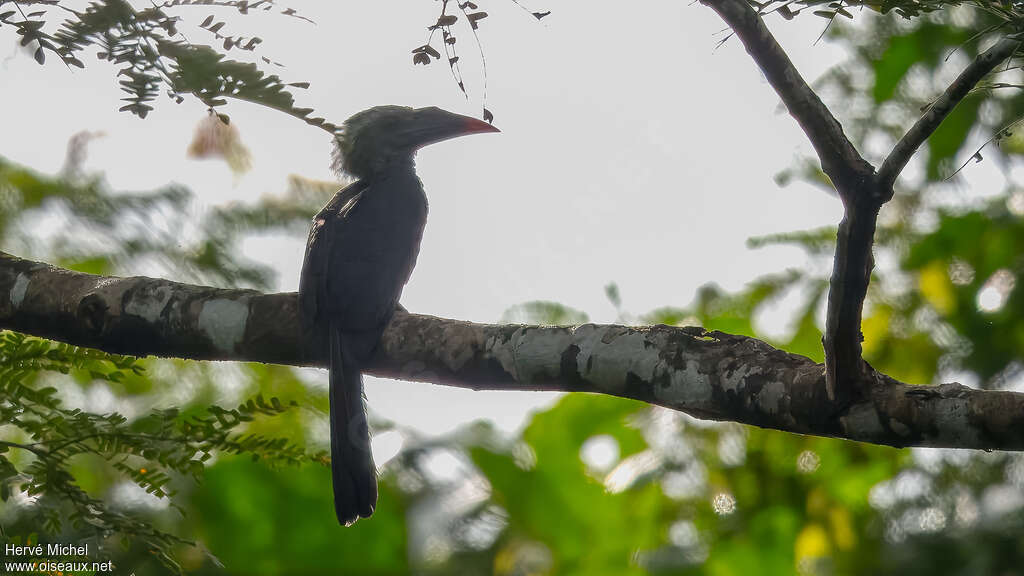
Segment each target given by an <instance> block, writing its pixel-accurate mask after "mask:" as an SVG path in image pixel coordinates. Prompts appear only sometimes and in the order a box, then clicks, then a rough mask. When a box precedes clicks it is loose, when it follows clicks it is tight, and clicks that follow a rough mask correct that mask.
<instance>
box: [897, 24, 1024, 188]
mask: <svg viewBox="0 0 1024 576" xmlns="http://www.w3.org/2000/svg"><path fill="white" fill-rule="evenodd" d="M1020 43H1021V41H1020V39H1019V38H1015V37H1010V38H1003V39H1002V40H1000V41H998V42H996V43H995V44H994V45H993V46H992V47H991V48H989V49H988V50H985V51H984V52H982V53H981V54H978V57H977V58H975V59H974V61H973V62H971V63H970V64H968V65H967V68H964V71H963V72H961V73H960V75H959V76H957V77H956V80H954V81H953V83H952V84H950V85H949V87H948V88H946V90H945V91H944V92H943V93H942V95H941V96H939V97H938V98H937V99H936V100H935V102H934V103H932V105H931V106H929V107H928V110H927V111H926V112H925V113H924V115H922V116H921V117H920V118H919V119H918V120H917V122H915V123H914V125H913V126H912V127H911V128H910V130H907V133H906V134H904V135H903V138H900V141H899V142H897V143H896V146H894V147H893V149H892V152H890V153H889V156H888V157H886V159H885V161H884V162H882V166H881V168H879V169H878V185H879V187H880V189H881V190H882V191H884V192H885V193H886V195H885V197H884V199H883V200H882V202H883V203H884V202H888V200H889V199H890V198H892V193H893V191H892V187H893V184H894V183H895V182H896V177H897V176H899V175H900V173H901V172H903V168H904V167H906V165H907V162H909V161H910V158H911V157H912V156H913V155H914V153H915V152H917V149H918V148H920V147H921V144H924V141H925V140H927V139H928V137H929V136H931V135H932V133H933V132H935V130H936V129H938V127H939V125H940V124H942V121H943V120H945V119H946V116H949V114H950V112H952V111H953V108H955V107H956V105H957V104H959V103H960V101H961V100H963V99H964V98H965V97H966V96H967V94H968V93H969V92H970V91H971V89H972V88H974V87H975V86H976V85H977V84H978V82H980V81H981V79H982V78H984V77H985V76H986V75H988V73H989V72H991V71H992V70H994V69H995V67H996V66H998V65H999V63H1000V62H1003V61H1004V60H1006V59H1007V58H1009V57H1010V56H1012V55H1013V53H1014V52H1016V50H1017V48H1018V47H1019V46H1020Z"/></svg>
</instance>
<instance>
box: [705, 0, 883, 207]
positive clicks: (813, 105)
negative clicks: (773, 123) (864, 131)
mask: <svg viewBox="0 0 1024 576" xmlns="http://www.w3.org/2000/svg"><path fill="white" fill-rule="evenodd" d="M701 3H703V4H704V5H706V6H709V7H710V8H711V9H712V10H714V11H715V12H717V13H718V15H719V16H721V17H722V19H723V20H725V22H726V23H727V24H728V25H729V26H730V27H731V28H732V30H733V31H734V32H735V33H736V35H737V36H739V38H740V41H741V42H743V46H744V47H746V49H747V53H748V54H750V57H751V58H753V59H754V61H755V62H757V65H758V66H760V67H761V71H762V72H763V73H764V75H765V77H766V78H767V79H768V82H769V83H770V84H771V85H772V88H774V89H775V92H776V93H777V94H778V95H779V97H780V98H782V102H783V103H784V104H785V105H786V109H787V110H789V114H790V115H791V116H792V117H793V118H794V119H796V121H797V123H799V124H800V128H801V129H802V130H803V131H804V133H805V134H806V135H807V138H808V139H810V141H811V144H812V145H813V146H814V150H815V151H816V152H817V154H818V159H819V160H820V161H821V169H822V170H823V171H824V172H825V174H827V175H828V176H829V178H831V179H832V183H833V185H835V186H836V189H837V190H838V191H839V193H840V195H845V194H847V193H848V192H850V191H851V189H852V188H854V187H855V186H856V185H857V184H858V183H859V182H860V181H861V180H863V179H864V178H866V177H868V176H870V175H871V174H873V173H874V167H873V166H871V165H870V164H869V163H868V162H867V161H866V160H864V158H863V157H861V155H860V153H859V152H857V149H856V148H855V147H854V146H853V144H852V143H851V142H850V140H849V139H848V138H847V137H846V134H845V133H844V132H843V127H842V125H841V124H839V121H838V120H836V119H835V117H834V116H833V115H832V113H831V112H830V111H829V109H828V107H827V106H825V104H824V103H823V102H822V101H821V99H820V98H818V95H817V94H816V93H815V92H814V90H812V89H811V87H810V86H808V85H807V82H805V81H804V79H803V77H801V76H800V72H798V71H797V69H796V67H795V66H793V63H792V62H791V61H790V60H789V56H787V55H786V52H785V51H784V50H783V49H782V47H781V46H779V43H778V42H777V41H776V40H775V37H774V36H772V33H771V32H770V31H768V28H767V27H766V26H765V25H764V22H763V21H762V20H761V17H760V16H758V14H757V12H755V11H754V9H753V8H751V7H750V4H748V3H747V1H746V0H701ZM844 199H845V198H844Z"/></svg>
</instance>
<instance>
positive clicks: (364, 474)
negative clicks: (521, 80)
mask: <svg viewBox="0 0 1024 576" xmlns="http://www.w3.org/2000/svg"><path fill="white" fill-rule="evenodd" d="M498 131H499V130H498V129H497V128H495V127H494V126H492V125H491V124H490V123H488V122H485V121H483V120H479V119H476V118H472V117H470V116H462V115H459V114H454V113H452V112H448V111H446V110H442V109H440V108H436V107H429V108H410V107H405V106H376V107H373V108H370V109H368V110H364V111H362V112H358V113H356V114H355V115H353V116H352V117H351V118H349V119H348V120H346V121H345V122H344V124H343V125H342V127H341V130H340V133H339V135H338V136H336V138H335V151H334V163H333V167H334V168H335V169H337V170H339V171H341V172H344V173H347V174H349V175H351V176H353V177H355V178H356V181H355V182H353V183H352V184H350V185H348V186H346V187H345V188H343V189H342V190H341V191H339V192H338V193H337V194H335V195H334V197H333V198H331V200H330V201H329V202H327V204H326V205H325V206H324V207H323V209H321V210H320V212H319V213H318V214H317V215H316V216H315V217H314V218H313V222H312V225H311V227H310V231H309V239H308V240H307V243H306V253H305V257H304V259H303V263H302V272H301V274H300V278H299V309H300V310H299V314H300V320H301V323H302V326H303V334H304V337H305V338H306V339H307V340H306V342H307V345H309V346H312V347H315V349H317V350H319V351H320V353H322V354H325V355H326V356H327V357H328V358H329V362H330V364H329V367H330V377H329V383H330V384H329V397H330V428H331V483H332V487H333V491H334V512H335V514H336V515H337V518H338V522H339V523H340V524H342V525H344V526H349V525H351V524H353V523H354V522H355V521H356V520H358V519H359V518H369V517H370V515H372V514H373V511H374V508H375V507H376V505H377V472H376V469H375V467H374V463H373V455H372V454H371V452H370V435H369V429H368V427H367V422H366V407H365V404H364V400H363V379H362V370H363V368H364V366H366V364H367V362H369V360H370V358H371V357H372V356H373V353H374V351H375V350H376V347H377V345H378V342H379V341H380V337H381V334H383V332H384V328H385V327H386V326H387V325H388V323H389V322H390V321H391V317H392V314H393V313H394V311H395V308H396V306H398V305H399V304H398V301H399V299H400V298H401V295H402V289H403V288H404V286H405V284H406V283H407V282H408V281H409V277H410V276H411V274H412V271H413V268H414V267H415V266H416V258H417V256H418V255H419V249H420V240H421V239H422V237H423V229H424V226H425V224H426V220H427V197H426V194H425V193H424V191H423V184H422V183H421V182H420V179H419V178H418V177H417V175H416V169H415V155H416V152H417V151H418V150H419V149H420V148H422V147H424V146H426V145H428V144H433V143H436V142H441V141H443V140H448V139H450V138H455V137H458V136H464V135H468V134H477V133H484V132H498Z"/></svg>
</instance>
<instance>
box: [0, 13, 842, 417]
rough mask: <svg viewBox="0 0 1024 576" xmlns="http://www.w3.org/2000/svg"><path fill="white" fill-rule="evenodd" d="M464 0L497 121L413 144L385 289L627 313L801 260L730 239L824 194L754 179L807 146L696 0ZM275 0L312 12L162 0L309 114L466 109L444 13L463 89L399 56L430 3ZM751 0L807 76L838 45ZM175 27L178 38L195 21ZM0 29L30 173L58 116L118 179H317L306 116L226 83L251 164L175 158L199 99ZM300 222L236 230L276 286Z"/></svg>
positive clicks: (325, 145) (390, 395)
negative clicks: (478, 14)
mask: <svg viewBox="0 0 1024 576" xmlns="http://www.w3.org/2000/svg"><path fill="white" fill-rule="evenodd" d="M478 3H479V4H481V9H484V10H486V11H487V12H489V13H490V17H489V18H487V19H485V20H483V21H482V22H481V26H480V38H481V40H482V42H483V49H484V53H485V56H486V61H487V66H488V83H487V101H486V105H487V107H488V108H489V109H490V110H491V111H492V112H493V113H494V115H495V125H497V126H499V127H500V128H501V129H502V133H501V134H495V135H490V134H489V135H480V136H472V137H467V138H463V139H458V140H453V141H450V142H446V143H442V144H439V145H436V146H433V147H430V148H427V149H426V150H424V151H423V152H421V153H420V155H419V161H418V171H419V174H420V177H421V178H422V180H423V182H424V187H425V188H426V190H427V195H428V197H429V199H430V218H429V221H428V224H427V229H426V233H425V235H424V239H423V246H422V250H421V252H420V257H419V263H418V266H417V268H416V271H415V273H414V274H413V277H412V280H411V282H410V283H409V285H408V286H407V287H406V290H405V294H404V297H403V303H404V305H405V306H406V307H407V308H408V309H409V310H411V311H414V312H420V313H426V314H434V315H438V316H444V317H449V318H458V319H464V320H473V321H479V322H494V321H496V320H498V319H499V318H500V316H501V314H502V312H503V311H504V310H506V309H507V308H508V307H510V306H513V305H515V304H519V303H522V302H526V301H530V300H553V301H557V302H561V303H563V304H566V305H569V306H572V307H574V308H578V309H580V310H583V311H585V312H587V313H588V314H590V317H591V319H592V320H593V321H595V322H610V321H614V320H615V317H616V311H615V310H614V308H613V307H612V306H611V305H610V304H609V303H608V301H607V300H606V299H605V296H604V292H603V288H604V286H605V285H606V284H607V283H609V282H616V283H618V285H619V287H620V291H621V294H622V300H623V305H624V308H625V309H626V310H627V311H629V312H631V313H635V314H639V313H643V312H647V311H649V310H651V309H653V308H655V307H659V306H664V305H678V306H683V305H686V304H689V303H690V302H691V300H692V299H693V297H694V294H695V291H696V289H697V288H698V287H699V286H700V285H702V284H704V283H707V282H712V281H713V282H716V283H718V284H719V285H721V286H723V287H725V288H726V289H729V290H736V289H739V288H741V287H742V286H743V284H744V283H745V282H747V281H749V280H751V279H753V278H755V277H757V276H759V275H762V274H765V273H769V272H773V271H778V270H780V269H784V268H786V267H794V266H804V265H806V264H807V260H806V258H805V257H804V255H803V254H802V253H801V252H799V251H797V250H795V249H787V248H768V249H762V250H756V251H754V250H748V249H747V248H746V247H745V244H744V243H745V241H746V239H747V238H748V237H750V236H755V235H762V234H768V233H774V232H785V231H792V230H796V229H801V228H808V227H816V226H822V225H828V224H835V223H836V222H838V220H839V218H840V217H841V206H840V203H839V201H838V200H836V199H835V198H832V197H830V196H828V195H825V194H823V193H822V192H821V191H819V190H817V189H813V188H811V187H809V186H806V185H802V184H794V185H791V186H789V187H787V188H779V187H778V186H776V185H775V184H774V182H773V180H772V177H773V176H774V175H775V174H776V173H778V172H779V171H780V170H782V169H784V168H786V167H787V166H789V165H791V163H792V161H793V160H794V159H795V158H797V157H799V156H801V155H805V154H808V153H809V152H810V150H811V149H810V146H809V145H807V144H806V142H805V140H804V138H803V137H802V134H801V133H800V132H799V130H798V128H797V126H796V123H795V122H794V121H793V120H792V119H791V118H790V117H789V116H787V115H785V114H783V113H780V105H779V100H778V98H777V97H776V96H775V94H774V93H773V92H772V90H771V88H770V87H769V86H768V84H767V83H766V82H765V80H764V78H763V76H762V75H761V73H760V71H759V70H758V69H757V67H756V66H755V65H754V64H753V62H752V61H751V60H750V58H749V57H748V56H747V54H746V53H745V52H744V51H743V48H742V46H741V45H740V43H739V41H738V40H737V39H735V38H733V39H731V40H729V41H728V42H727V43H726V44H725V45H724V46H722V47H720V48H718V49H716V46H717V44H718V41H719V39H720V38H721V37H722V35H721V31H722V30H723V28H724V24H723V23H722V22H721V20H719V19H718V17H717V16H716V15H715V14H714V13H713V12H712V11H711V10H710V9H708V8H705V7H703V6H701V5H700V4H698V3H696V2H694V3H688V2H679V1H678V0H650V1H646V2H630V3H625V2H619V3H613V2H594V1H593V0H590V1H585V0H558V1H557V2H556V1H555V0H530V3H529V4H528V6H529V7H530V8H531V9H536V10H552V11H553V13H552V14H551V15H550V16H548V17H547V18H545V19H544V20H542V21H540V22H538V21H536V20H534V19H533V18H532V17H531V16H530V15H529V14H528V13H526V12H524V11H522V10H520V9H518V8H516V6H515V5H514V4H513V3H512V2H511V0H490V1H489V2H478ZM294 6H295V7H296V8H299V9H301V10H302V11H303V14H305V15H307V16H309V17H311V18H312V19H314V20H315V21H316V22H317V23H316V24H315V25H314V24H309V23H307V22H303V21H299V20H295V19H290V18H286V17H283V16H280V15H265V14H263V13H259V14H254V15H251V16H250V17H247V18H239V17H238V16H237V14H236V13H234V12H233V11H231V10H230V9H226V8H224V9H219V10H216V9H214V8H211V7H202V8H193V9H189V10H190V11H189V10H182V11H181V12H178V14H181V15H184V16H186V17H187V18H189V20H190V21H191V22H194V23H198V22H200V21H202V19H203V18H205V17H206V16H207V15H208V13H211V12H213V13H216V14H217V15H218V18H219V19H223V20H226V21H227V22H228V26H227V28H226V29H225V30H227V31H230V32H232V33H234V34H243V35H246V36H252V35H259V36H261V37H262V38H263V39H264V43H263V54H264V55H267V56H268V57H271V58H272V59H274V60H277V61H279V62H282V63H284V64H285V65H286V67H285V68H281V69H278V70H275V71H274V72H276V73H278V74H280V75H281V76H282V77H283V78H284V79H285V80H286V81H309V82H310V83H311V86H310V88H309V89H308V90H306V91H305V92H304V93H301V94H300V95H299V96H300V101H299V104H300V105H303V106H311V107H313V108H315V109H316V111H317V114H318V115H321V116H324V117H326V118H328V119H329V120H331V121H333V122H336V123H340V122H341V121H342V120H344V119H345V118H347V117H348V116H349V115H351V114H352V113H354V112H357V111H359V110H362V109H364V108H367V107H369V106H374V105H378V104H404V105H411V106H431V105H436V106H441V107H443V108H447V109H449V110H452V111H456V112H460V113H464V114H470V115H476V116H479V115H480V112H481V106H482V101H483V83H482V80H481V78H480V76H479V73H478V71H477V69H478V68H479V63H480V58H479V53H478V52H477V49H476V47H475V45H474V44H473V42H472V36H471V34H470V33H469V32H468V30H459V33H458V35H459V43H458V46H459V48H460V56H461V62H462V63H463V64H464V65H465V72H466V81H467V88H468V90H469V98H468V99H466V98H465V97H463V96H462V95H461V93H460V92H459V91H458V89H457V88H456V86H455V85H454V83H453V81H452V78H451V74H450V72H449V70H448V68H447V67H446V66H445V65H444V64H443V63H434V64H432V65H431V66H428V67H423V66H415V67H414V66H413V64H412V58H411V54H410V51H411V50H412V49H413V48H415V47H416V46H418V45H420V44H422V43H423V41H424V40H425V39H426V35H427V33H426V31H425V27H426V26H427V25H428V24H430V23H432V22H433V20H434V19H435V18H436V16H437V10H438V9H439V4H438V3H436V2H429V1H426V0H416V1H412V0H406V1H402V2H399V1H395V0H377V1H374V2H336V1H330V2H327V1H323V2H307V3H296V4H294ZM215 10H216V11H215ZM768 23H769V26H770V27H771V29H772V30H773V32H775V33H776V34H777V36H778V37H779V39H780V42H781V43H782V45H783V47H784V48H786V49H787V50H788V51H789V54H790V57H791V58H792V59H793V61H794V62H795V63H796V65H797V67H798V68H799V69H800V70H801V72H802V73H803V74H804V76H805V77H806V78H808V79H809V80H813V79H814V78H816V77H817V76H818V75H820V74H821V73H822V72H823V71H825V70H826V69H827V68H828V67H829V66H830V65H832V64H834V63H836V62H837V61H839V58H840V57H841V54H840V52H839V50H838V49H837V48H835V47H833V46H830V45H829V44H827V43H825V42H820V43H818V44H815V40H816V39H817V37H818V36H819V35H820V34H821V32H822V27H823V25H824V21H823V20H821V19H819V18H813V17H804V18H797V19H795V20H793V21H789V22H786V21H782V20H781V19H779V18H770V19H769V20H768ZM184 30H186V31H187V32H186V33H187V34H188V36H189V39H190V40H191V41H192V42H194V43H202V42H204V41H206V39H207V38H208V35H206V33H205V32H203V31H199V30H189V28H187V27H186V28H184ZM15 44H16V38H15V34H14V32H13V28H11V27H5V28H3V29H0V110H3V111H4V120H3V123H2V125H0V154H2V155H4V156H7V157H8V158H10V159H12V160H14V161H17V162H20V163H23V164H27V165H29V166H32V167H34V168H37V169H39V170H42V171H46V172H54V171H56V170H58V169H59V168H60V166H61V164H62V162H63V159H64V151H65V146H66V142H67V139H68V138H69V137H70V136H71V135H72V134H74V133H76V132H79V131H81V130H103V131H105V132H106V133H107V136H106V137H105V138H103V139H101V140H97V141H96V142H94V143H93V144H92V146H91V148H90V156H89V162H88V164H87V168H88V169H91V170H98V171H103V172H104V173H105V174H106V176H107V178H108V180H109V182H110V184H111V186H112V187H113V188H115V189H119V190H123V189H136V190H141V189H150V188H154V187H157V186H161V185H164V184H167V183H169V182H172V181H174V182H179V183H182V184H185V185H187V186H189V187H190V188H191V189H192V190H193V191H194V192H195V193H196V194H197V195H198V196H199V197H200V198H201V199H202V201H203V202H204V203H206V204H208V205H215V204H218V203H222V202H227V201H232V200H244V199H249V198H256V197H259V196H260V195H272V194H278V193H281V192H282V191H283V190H284V189H285V182H286V178H287V176H288V175H289V174H299V175H302V176H306V177H312V178H321V179H330V178H332V176H331V173H330V171H329V170H328V166H329V153H330V145H329V144H330V143H329V137H328V136H327V135H326V134H325V133H324V132H322V131H320V130H317V129H315V128H311V127H309V126H307V125H305V124H303V123H301V122H299V121H297V120H295V119H293V118H291V117H288V116H285V115H283V114H280V113H278V112H274V111H272V110H269V109H265V108H261V107H259V106H255V105H250V104H245V103H236V102H232V103H230V104H229V106H228V107H227V108H226V109H224V111H225V112H227V113H228V114H230V116H231V118H232V122H233V123H234V124H235V126H237V127H238V129H239V130H240V132H241V136H242V138H243V140H244V142H245V144H246V145H247V146H248V147H249V148H250V150H251V151H252V161H253V169H252V170H251V171H250V172H249V173H247V174H245V175H244V176H241V177H235V176H234V175H232V174H231V172H230V170H229V169H228V168H227V166H226V165H225V164H223V163H221V162H216V161H194V160H188V159H186V158H185V150H186V147H187V146H188V143H189V141H190V139H191V136H192V131H193V129H194V127H195V125H196V124H197V123H198V122H199V120H201V119H202V118H203V116H204V114H205V110H204V107H203V106H202V105H201V104H200V103H198V102H193V101H191V100H187V101H186V103H185V104H181V105H176V104H174V103H173V102H171V101H170V100H167V99H161V100H158V101H157V109H156V110H155V111H154V112H153V113H151V115H150V116H149V117H148V118H147V119H146V120H139V119H137V118H135V117H133V116H130V115H129V114H127V113H124V112H117V108H118V107H119V106H120V105H121V103H120V102H119V98H121V97H122V94H121V93H120V92H119V91H118V87H117V84H116V78H115V77H114V72H113V71H112V70H111V69H110V68H107V66H106V64H105V63H97V62H95V61H94V60H93V59H91V58H86V59H84V60H85V62H86V64H87V68H86V70H84V71H82V70H77V69H76V70H70V71H69V70H68V69H66V68H65V67H63V66H61V65H60V64H59V62H49V61H48V62H47V65H46V66H45V67H40V66H38V65H37V64H36V63H35V62H34V61H33V60H32V58H31V55H30V54H26V53H23V52H21V51H20V50H19V49H18V48H16V45H15ZM435 46H440V44H439V43H437V42H435ZM127 159H130V161H129V160H127ZM303 240H304V239H295V240H282V239H281V238H279V237H274V238H265V239H259V240H256V241H253V242H251V243H249V244H248V245H247V246H246V249H247V253H248V254H249V255H250V256H252V257H253V258H255V259H257V260H260V261H263V262H265V263H267V264H269V265H271V266H273V267H274V268H275V269H277V270H279V271H280V283H279V286H278V288H279V289H281V290H289V291H291V290H295V289H296V287H297V282H298V272H299V267H300V265H301V261H302V258H301V254H302V249H303V245H302V243H303ZM784 318H785V314H778V315H770V316H769V317H768V319H767V320H765V321H766V322H768V323H769V324H771V323H779V322H781V321H782V319H784ZM765 328H767V329H769V330H770V331H772V332H774V333H778V332H779V331H781V330H782V329H784V326H777V325H776V326H765ZM322 380H323V382H324V383H325V384H324V385H326V372H324V373H323V377H322ZM367 397H368V399H369V405H370V406H371V410H372V411H374V412H375V413H376V414H378V415H380V416H383V417H385V418H390V419H394V420H397V421H399V422H402V423H403V424H407V425H413V426H416V427H418V428H421V429H423V430H426V431H434V432H439V431H445V430H450V429H452V428H453V427H455V426H457V425H459V424H461V423H464V422H466V421H469V420H472V419H474V418H477V417H482V418H490V419H494V420H495V422H496V423H497V424H498V426H499V427H501V428H504V429H513V428H515V427H516V426H518V425H519V424H520V423H521V422H522V419H523V416H524V415H525V414H526V413H527V411H528V410H529V409H531V408H533V407H536V406H538V405H543V404H544V403H547V402H550V401H551V400H552V399H553V398H554V397H555V396H554V395H552V394H538V393H498V392H471V391H465V390H455V389H449V388H445V387H440V386H430V385H423V384H409V383H398V382H388V381H382V380H376V379H372V378H370V379H368V386H367ZM425 407H429V409H424V408H425ZM438 414H443V415H444V416H443V417H440V418H439V417H438Z"/></svg>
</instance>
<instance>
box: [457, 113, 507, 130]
mask: <svg viewBox="0 0 1024 576" xmlns="http://www.w3.org/2000/svg"><path fill="white" fill-rule="evenodd" d="M463 118H465V120H464V121H463V125H462V126H463V131H464V132H465V133H466V134H480V133H483V132H501V130H498V129H497V128H496V127H495V126H494V125H493V124H491V123H490V122H484V121H483V120H478V119H476V118H472V117H470V116H463Z"/></svg>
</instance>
